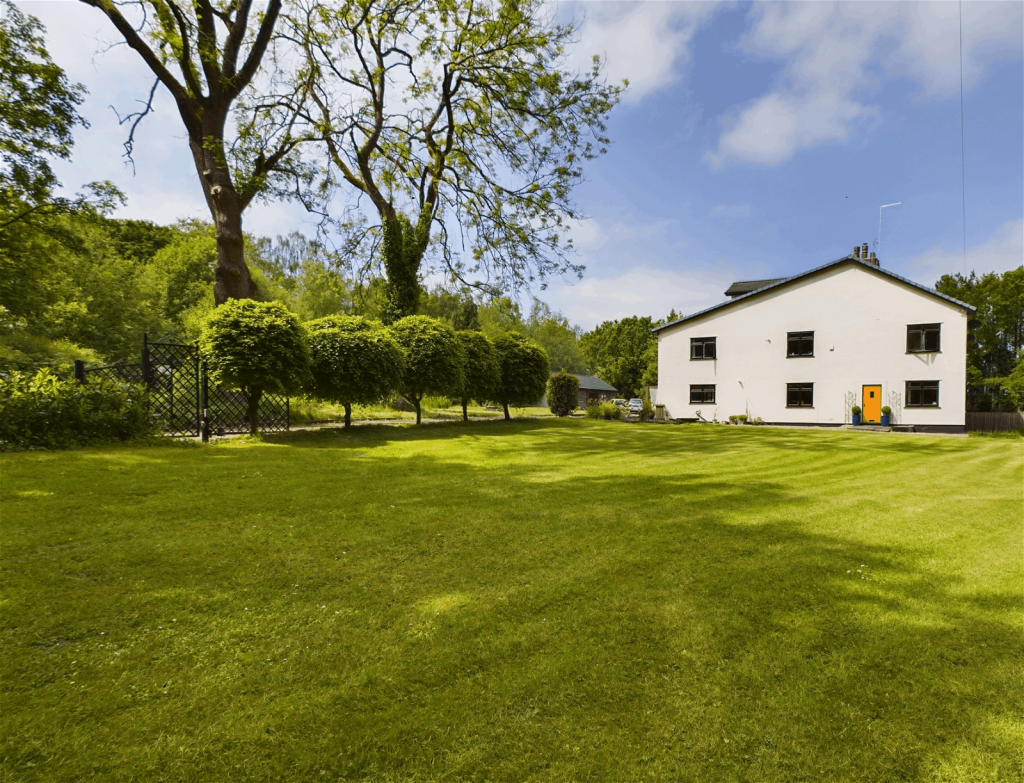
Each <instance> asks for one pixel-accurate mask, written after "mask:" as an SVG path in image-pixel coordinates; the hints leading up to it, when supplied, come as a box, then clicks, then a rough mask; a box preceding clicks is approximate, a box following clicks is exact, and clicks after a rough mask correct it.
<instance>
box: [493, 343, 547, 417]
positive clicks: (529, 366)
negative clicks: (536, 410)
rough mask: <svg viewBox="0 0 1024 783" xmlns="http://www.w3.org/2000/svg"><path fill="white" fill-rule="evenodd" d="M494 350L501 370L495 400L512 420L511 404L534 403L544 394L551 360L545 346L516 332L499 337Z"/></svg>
mask: <svg viewBox="0 0 1024 783" xmlns="http://www.w3.org/2000/svg"><path fill="white" fill-rule="evenodd" d="M494 351H495V353H497V355H498V367H499V369H500V371H501V374H500V380H499V383H498V389H497V391H496V393H495V401H496V402H498V403H499V404H500V405H501V407H502V408H503V409H504V411H505V418H506V419H511V418H512V417H511V416H510V415H509V412H508V406H509V405H523V406H525V405H534V404H536V403H537V402H538V401H539V400H540V398H541V397H543V396H544V389H545V388H546V386H547V382H548V375H549V374H550V372H551V362H550V361H549V360H548V355H547V354H546V353H545V352H544V349H543V348H541V347H540V346H539V345H537V343H535V342H534V341H533V340H531V339H529V338H528V337H523V335H521V334H516V333H515V332H509V333H508V334H503V335H500V336H499V337H497V338H496V339H495V340H494Z"/></svg>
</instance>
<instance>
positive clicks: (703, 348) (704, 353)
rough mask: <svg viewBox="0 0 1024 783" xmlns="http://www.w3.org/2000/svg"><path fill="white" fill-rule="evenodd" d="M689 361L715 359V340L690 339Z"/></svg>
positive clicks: (709, 338)
mask: <svg viewBox="0 0 1024 783" xmlns="http://www.w3.org/2000/svg"><path fill="white" fill-rule="evenodd" d="M690 358H691V359H715V358H717V354H716V353H715V338H714V337H691V338H690Z"/></svg>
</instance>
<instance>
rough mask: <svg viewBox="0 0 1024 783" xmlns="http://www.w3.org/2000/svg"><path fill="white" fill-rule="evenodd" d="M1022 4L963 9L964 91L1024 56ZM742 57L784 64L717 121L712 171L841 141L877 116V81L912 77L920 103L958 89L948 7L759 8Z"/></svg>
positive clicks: (955, 30) (954, 31) (953, 22)
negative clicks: (767, 87) (764, 90)
mask: <svg viewBox="0 0 1024 783" xmlns="http://www.w3.org/2000/svg"><path fill="white" fill-rule="evenodd" d="M1021 8H1022V7H1021V4H1020V3H965V4H964V11H963V20H964V21H963V31H964V40H963V47H964V87H965V88H970V87H971V86H973V85H975V84H977V83H978V82H979V81H980V80H981V79H982V78H983V77H984V75H985V73H986V72H987V71H988V69H989V68H990V67H991V66H992V65H993V64H994V63H995V62H997V61H999V60H1002V59H1012V58H1019V57H1021V53H1022V52H1021V43H1020V41H1021V31H1022V14H1021ZM751 16H752V19H753V25H752V27H751V29H750V30H749V32H748V33H747V34H746V35H745V36H744V37H743V39H742V40H741V41H740V49H741V51H745V52H747V53H748V54H751V55H753V56H756V57H761V58H766V59H779V60H784V61H786V66H785V68H784V69H783V72H782V75H781V77H780V79H779V83H778V85H777V86H776V88H775V89H773V90H772V91H771V92H769V93H768V94H766V95H762V96H760V97H759V98H757V99H755V100H754V101H752V102H751V103H750V104H748V105H747V106H745V107H743V108H742V109H741V110H740V111H739V112H738V113H737V114H736V115H734V116H732V117H728V118H726V119H725V121H724V122H723V125H724V130H723V133H722V135H721V137H720V138H719V141H718V148H717V149H716V150H715V151H714V152H711V153H709V154H708V156H707V158H708V160H709V161H710V162H711V164H712V165H713V166H720V165H722V164H723V163H725V162H726V161H729V160H736V161H742V162H747V163H756V164H762V165H776V164H778V163H782V162H783V161H786V160H788V159H789V158H790V157H792V156H793V154H794V153H796V152H797V151H799V150H801V149H806V148H809V147H813V146H816V145H818V144H822V143H826V142H843V141H846V140H847V139H848V138H849V136H850V134H851V133H853V132H854V131H855V130H856V129H857V127H858V125H859V124H864V123H871V122H876V121H878V120H879V118H880V116H881V113H880V109H879V108H878V107H877V106H874V105H870V104H869V103H868V102H866V96H867V95H869V94H871V93H872V92H873V91H875V90H877V88H878V87H879V86H880V84H881V82H882V81H883V80H884V79H898V78H909V79H911V80H913V81H915V82H916V83H917V84H918V86H919V87H920V95H919V97H920V98H922V99H934V98H948V97H951V96H952V95H955V94H956V93H957V91H958V90H959V87H960V64H959V63H960V61H959V51H960V50H959V41H960V28H959V17H958V9H957V5H955V4H953V3H942V2H939V3H866V2H859V3H793V4H782V3H757V4H755V5H754V6H753V8H752V10H751Z"/></svg>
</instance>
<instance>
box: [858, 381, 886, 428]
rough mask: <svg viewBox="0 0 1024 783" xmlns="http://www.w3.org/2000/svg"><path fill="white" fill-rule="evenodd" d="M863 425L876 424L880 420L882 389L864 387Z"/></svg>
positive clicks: (879, 387) (878, 387)
mask: <svg viewBox="0 0 1024 783" xmlns="http://www.w3.org/2000/svg"><path fill="white" fill-rule="evenodd" d="M861 407H862V408H863V409H864V423H865V424H878V423H879V422H880V421H881V420H882V387H881V386H865V387H864V404H863V405H862V406H861Z"/></svg>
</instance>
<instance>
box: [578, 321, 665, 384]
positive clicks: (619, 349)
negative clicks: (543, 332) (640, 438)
mask: <svg viewBox="0 0 1024 783" xmlns="http://www.w3.org/2000/svg"><path fill="white" fill-rule="evenodd" d="M653 325H654V324H653V323H652V322H651V319H650V318H648V317H644V318H640V317H635V316H634V317H632V318H623V319H622V320H621V321H605V322H604V323H603V324H601V325H600V326H598V327H596V328H595V329H594V330H593V331H591V332H587V333H586V334H585V335H583V337H582V338H580V347H581V348H582V350H583V353H584V355H585V356H586V357H587V361H588V362H589V364H590V367H591V368H592V369H593V370H594V371H595V372H596V373H597V375H598V377H600V378H601V380H603V381H606V382H607V383H609V384H611V385H612V386H614V387H615V388H616V389H618V390H619V393H620V394H622V395H624V396H626V397H642V396H643V394H642V391H643V386H644V381H645V374H646V375H647V378H646V379H647V380H650V377H651V376H650V374H648V368H649V367H650V366H651V364H652V362H653V363H654V367H655V369H654V371H653V372H654V377H655V379H656V378H657V369H656V368H657V356H658V354H657V350H658V341H657V338H656V337H655V336H654V335H653V334H652V333H651V328H652V327H653ZM655 382H656V380H655Z"/></svg>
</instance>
